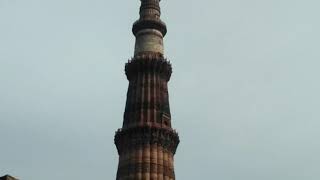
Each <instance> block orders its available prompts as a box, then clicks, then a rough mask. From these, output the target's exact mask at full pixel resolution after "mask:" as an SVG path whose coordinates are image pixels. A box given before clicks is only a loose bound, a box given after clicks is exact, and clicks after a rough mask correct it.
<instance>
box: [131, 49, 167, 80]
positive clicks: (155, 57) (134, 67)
mask: <svg viewBox="0 0 320 180" xmlns="http://www.w3.org/2000/svg"><path fill="white" fill-rule="evenodd" d="M125 71H126V75H127V79H128V80H129V81H130V80H131V79H132V78H133V77H135V76H136V75H137V74H138V72H143V73H148V72H152V73H158V74H159V75H160V77H162V78H164V79H165V80H166V81H169V80H170V77H171V73H172V67H171V64H170V62H169V61H167V59H164V58H163V57H162V56H161V55H159V54H157V53H147V54H138V55H136V56H135V57H134V58H132V60H129V62H128V63H126V65H125Z"/></svg>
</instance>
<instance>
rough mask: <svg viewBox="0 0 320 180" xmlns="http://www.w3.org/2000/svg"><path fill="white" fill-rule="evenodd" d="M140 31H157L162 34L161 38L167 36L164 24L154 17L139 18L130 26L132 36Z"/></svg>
mask: <svg viewBox="0 0 320 180" xmlns="http://www.w3.org/2000/svg"><path fill="white" fill-rule="evenodd" d="M142 29H157V30H159V31H160V32H161V33H162V35H163V36H165V35H166V34H167V26H166V24H165V23H164V22H162V21H161V20H160V19H157V18H155V17H145V18H142V17H141V18H140V19H139V20H137V21H136V22H135V23H134V24H133V26H132V32H133V34H134V35H136V34H137V33H138V32H139V31H140V30H142Z"/></svg>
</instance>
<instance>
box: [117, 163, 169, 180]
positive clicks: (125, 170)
mask: <svg viewBox="0 0 320 180" xmlns="http://www.w3.org/2000/svg"><path fill="white" fill-rule="evenodd" d="M136 173H150V174H152V173H156V174H159V175H161V176H168V177H172V178H174V177H175V174H174V169H172V168H169V167H167V166H163V165H161V164H154V163H146V162H142V163H131V164H126V165H125V166H120V167H119V168H118V175H124V174H136Z"/></svg>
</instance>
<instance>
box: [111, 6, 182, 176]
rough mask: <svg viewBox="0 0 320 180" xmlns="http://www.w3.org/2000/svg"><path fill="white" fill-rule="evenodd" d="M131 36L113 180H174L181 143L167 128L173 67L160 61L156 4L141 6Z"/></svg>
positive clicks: (162, 31) (161, 34) (161, 27)
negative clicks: (132, 47) (132, 43)
mask: <svg viewBox="0 0 320 180" xmlns="http://www.w3.org/2000/svg"><path fill="white" fill-rule="evenodd" d="M132 31H133V34H134V35H135V37H136V44H135V52H134V57H133V58H132V59H131V60H129V62H128V63H127V64H126V66H125V73H126V76H127V79H128V80H129V87H128V92H127V102H126V108H125V112H124V119H123V125H122V128H121V129H119V130H118V131H117V132H116V135H115V138H114V142H115V145H116V147H117V150H118V154H119V164H118V171H117V180H127V179H132V180H174V179H175V173H174V165H173V164H174V163H173V161H174V159H173V156H174V154H175V153H176V149H177V146H178V144H179V142H180V140H179V136H178V134H177V132H176V131H175V130H174V129H172V127H171V113H170V106H169V94H168V85H167V83H168V81H169V80H170V77H171V73H172V67H171V64H170V62H169V61H167V59H165V58H164V56H163V54H164V52H163V37H164V36H165V34H166V33H167V28H166V25H165V23H163V22H162V21H161V20H160V6H159V0H141V7H140V19H139V20H137V21H136V22H135V23H134V25H133V27H132Z"/></svg>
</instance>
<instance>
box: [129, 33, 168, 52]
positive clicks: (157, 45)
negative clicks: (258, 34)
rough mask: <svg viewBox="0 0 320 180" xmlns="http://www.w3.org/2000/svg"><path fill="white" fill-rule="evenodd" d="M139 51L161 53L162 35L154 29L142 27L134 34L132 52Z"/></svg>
mask: <svg viewBox="0 0 320 180" xmlns="http://www.w3.org/2000/svg"><path fill="white" fill-rule="evenodd" d="M140 52H158V53H161V54H163V36H162V34H161V32H160V31H158V30H155V29H144V30H141V31H140V32H138V33H137V34H136V44H135V51H134V54H138V53H140Z"/></svg>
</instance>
